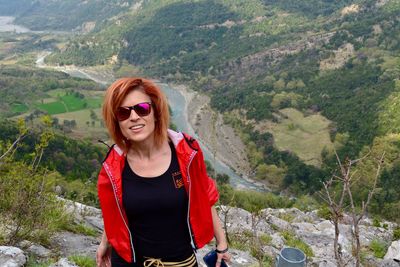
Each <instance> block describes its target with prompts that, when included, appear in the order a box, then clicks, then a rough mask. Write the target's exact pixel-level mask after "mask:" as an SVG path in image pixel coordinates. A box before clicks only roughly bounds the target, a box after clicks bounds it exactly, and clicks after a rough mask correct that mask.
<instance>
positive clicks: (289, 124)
mask: <svg viewBox="0 0 400 267" xmlns="http://www.w3.org/2000/svg"><path fill="white" fill-rule="evenodd" d="M280 112H281V114H283V115H285V116H287V118H284V119H282V120H281V121H280V122H279V123H266V124H264V125H262V126H261V125H258V126H257V127H258V128H259V129H262V130H264V131H269V132H271V133H272V134H273V136H274V140H275V144H276V146H277V147H278V149H279V150H289V151H292V152H294V153H295V154H296V155H297V156H298V157H299V158H300V159H302V160H303V161H304V162H305V163H307V164H310V165H314V166H320V164H321V152H322V150H323V149H324V147H327V148H331V147H332V143H331V141H330V138H329V128H328V127H329V125H330V123H331V122H330V121H329V120H328V119H326V118H325V117H323V116H321V115H319V114H315V115H310V116H306V117H305V116H304V115H303V113H301V112H300V111H298V110H296V109H293V108H287V109H282V110H280Z"/></svg>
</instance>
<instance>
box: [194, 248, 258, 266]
mask: <svg viewBox="0 0 400 267" xmlns="http://www.w3.org/2000/svg"><path fill="white" fill-rule="evenodd" d="M212 249H214V247H211V246H208V245H207V246H205V247H204V248H202V249H199V250H198V251H197V253H196V258H197V262H198V263H199V267H207V266H206V265H205V263H204V261H203V257H204V255H206V254H207V253H208V252H209V251H211V250H212ZM229 252H230V253H231V255H232V259H231V263H230V264H229V266H231V267H248V266H254V265H255V264H257V260H256V259H255V258H253V257H252V256H251V255H250V253H249V252H245V251H240V250H237V249H229Z"/></svg>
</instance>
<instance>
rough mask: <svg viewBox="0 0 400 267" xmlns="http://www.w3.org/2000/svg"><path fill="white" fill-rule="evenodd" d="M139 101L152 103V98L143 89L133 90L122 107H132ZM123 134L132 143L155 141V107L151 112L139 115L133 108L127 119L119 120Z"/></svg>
mask: <svg viewBox="0 0 400 267" xmlns="http://www.w3.org/2000/svg"><path fill="white" fill-rule="evenodd" d="M139 103H151V98H150V96H148V95H147V94H145V93H144V91H143V90H141V89H136V90H133V91H131V92H130V93H129V94H128V95H126V97H125V99H124V100H123V101H122V103H121V107H132V106H135V105H137V104H139ZM119 127H120V129H121V132H122V134H123V135H124V136H125V138H127V139H128V140H129V141H130V142H131V143H142V142H154V129H155V119H154V111H153V107H151V112H150V114H148V115H146V116H142V117H141V116H139V115H138V114H137V113H136V111H135V110H131V113H130V116H129V118H128V119H126V120H122V121H119Z"/></svg>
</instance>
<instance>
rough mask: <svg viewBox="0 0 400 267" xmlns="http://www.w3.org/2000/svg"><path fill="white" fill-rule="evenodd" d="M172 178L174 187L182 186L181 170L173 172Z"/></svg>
mask: <svg viewBox="0 0 400 267" xmlns="http://www.w3.org/2000/svg"><path fill="white" fill-rule="evenodd" d="M172 180H174V184H175V188H176V189H179V188H181V187H182V186H183V179H182V174H181V171H177V172H173V173H172Z"/></svg>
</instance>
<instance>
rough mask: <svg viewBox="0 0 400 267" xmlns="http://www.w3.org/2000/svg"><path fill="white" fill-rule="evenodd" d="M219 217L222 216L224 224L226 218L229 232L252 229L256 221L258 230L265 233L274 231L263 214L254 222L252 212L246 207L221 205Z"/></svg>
mask: <svg viewBox="0 0 400 267" xmlns="http://www.w3.org/2000/svg"><path fill="white" fill-rule="evenodd" d="M224 211H225V212H224ZM225 214H226V215H225ZM219 217H220V218H221V221H222V223H223V224H224V222H225V218H226V221H227V226H228V232H243V231H252V225H253V223H254V224H255V228H256V229H255V230H256V231H258V232H261V233H263V234H272V233H273V230H272V229H271V226H270V225H269V224H268V223H267V221H266V220H265V219H264V217H263V216H262V215H261V216H258V218H257V219H256V221H255V222H253V221H252V220H253V219H252V216H251V213H250V212H248V211H246V210H244V209H240V208H233V207H230V208H227V207H226V206H221V207H220V211H219Z"/></svg>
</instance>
